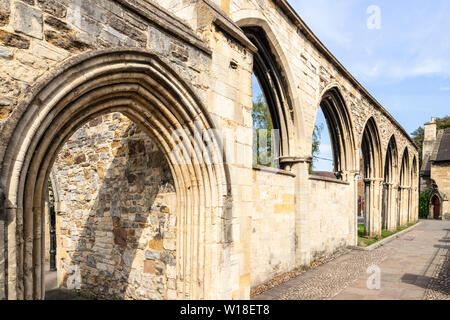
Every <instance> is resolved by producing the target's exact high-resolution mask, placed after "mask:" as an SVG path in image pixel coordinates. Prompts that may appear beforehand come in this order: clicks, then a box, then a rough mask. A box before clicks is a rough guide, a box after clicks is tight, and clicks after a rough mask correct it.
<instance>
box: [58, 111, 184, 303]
mask: <svg viewBox="0 0 450 320" xmlns="http://www.w3.org/2000/svg"><path fill="white" fill-rule="evenodd" d="M52 174H53V176H54V177H55V179H54V182H55V184H56V188H55V189H57V190H58V203H57V205H56V211H57V219H56V224H57V226H56V231H57V235H58V241H57V248H58V251H57V253H58V259H57V261H58V268H57V269H58V272H59V274H58V278H59V284H60V286H61V287H67V284H68V283H69V282H70V280H71V275H72V274H74V273H75V272H76V269H77V268H78V269H79V271H80V276H81V278H80V280H81V287H80V289H81V290H82V291H83V292H84V293H85V294H87V295H90V296H94V297H98V298H113V299H151V300H154V299H167V298H168V297H172V298H173V297H176V287H175V281H176V273H175V268H176V260H175V256H176V215H175V214H174V213H175V193H174V192H175V190H174V185H173V180H172V176H171V173H170V169H169V167H168V164H167V161H166V160H165V158H164V155H163V154H162V153H161V151H159V149H158V148H157V147H156V146H155V145H154V143H153V142H152V141H151V140H150V138H149V137H148V136H147V135H146V134H145V133H144V132H142V131H141V130H140V129H139V128H138V127H137V126H136V125H135V124H133V123H132V122H131V121H130V120H129V119H128V118H126V117H124V116H123V115H121V114H120V113H113V114H108V115H104V116H101V117H99V118H96V119H93V120H91V121H90V122H89V123H88V124H86V125H85V126H83V127H82V128H80V129H79V130H78V131H77V132H76V133H75V134H74V135H73V136H72V137H71V138H70V139H69V140H68V141H67V142H66V144H65V146H64V148H63V149H62V150H61V151H60V153H59V155H58V158H57V159H56V161H55V165H54V167H53V171H52ZM72 278H73V277H72ZM68 280H69V281H68Z"/></svg>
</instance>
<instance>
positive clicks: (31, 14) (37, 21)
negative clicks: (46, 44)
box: [14, 1, 43, 39]
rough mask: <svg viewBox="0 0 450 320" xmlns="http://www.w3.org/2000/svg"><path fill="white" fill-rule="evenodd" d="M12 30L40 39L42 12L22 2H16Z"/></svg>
mask: <svg viewBox="0 0 450 320" xmlns="http://www.w3.org/2000/svg"><path fill="white" fill-rule="evenodd" d="M14 30H16V31H18V32H22V33H24V34H26V35H28V36H30V37H34V38H37V39H42V35H43V33H42V12H41V10H39V9H36V8H33V7H30V6H28V5H26V4H24V3H22V2H19V1H17V2H16V11H15V16H14Z"/></svg>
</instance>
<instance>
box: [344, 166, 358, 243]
mask: <svg viewBox="0 0 450 320" xmlns="http://www.w3.org/2000/svg"><path fill="white" fill-rule="evenodd" d="M358 177H359V171H346V172H343V179H344V180H345V181H348V182H352V183H353V200H352V201H353V202H352V212H350V215H351V216H350V218H349V229H348V230H349V233H350V237H349V244H350V245H352V246H357V245H358Z"/></svg>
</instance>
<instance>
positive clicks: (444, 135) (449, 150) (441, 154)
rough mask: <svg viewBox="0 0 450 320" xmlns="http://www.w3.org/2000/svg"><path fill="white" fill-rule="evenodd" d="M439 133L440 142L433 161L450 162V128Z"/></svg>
mask: <svg viewBox="0 0 450 320" xmlns="http://www.w3.org/2000/svg"><path fill="white" fill-rule="evenodd" d="M439 133H440V141H439V144H437V148H435V150H436V152H435V151H434V150H433V155H432V158H431V160H432V161H435V162H443V161H450V128H448V129H445V130H440V131H439Z"/></svg>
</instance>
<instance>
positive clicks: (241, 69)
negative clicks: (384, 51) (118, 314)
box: [0, 0, 418, 299]
mask: <svg viewBox="0 0 450 320" xmlns="http://www.w3.org/2000/svg"><path fill="white" fill-rule="evenodd" d="M17 7H19V8H22V9H19V10H16V8H17ZM11 9H13V10H11ZM24 10H25V11H27V12H28V11H29V12H30V13H31V16H32V19H30V21H23V12H25V11H24ZM39 17H41V18H39ZM31 22H32V23H31ZM28 23H30V24H28ZM245 28H259V29H258V30H262V31H261V33H262V34H264V35H265V37H266V38H267V42H268V43H269V44H268V46H269V49H270V51H271V53H270V55H269V56H270V57H272V58H271V59H272V60H273V61H272V62H273V65H276V66H277V68H279V73H280V75H281V76H280V78H281V79H282V80H283V86H285V87H286V88H284V87H283V89H285V90H284V91H285V94H286V99H281V100H280V101H282V102H283V101H284V102H285V101H289V103H288V104H289V105H286V106H284V105H283V107H286V109H285V110H284V109H283V110H282V111H283V113H284V114H286V115H288V116H286V118H285V123H283V128H282V129H283V130H285V131H284V132H283V134H284V136H283V139H284V140H283V146H282V149H283V154H282V159H280V162H281V164H282V169H283V170H272V171H271V170H267V169H266V170H261V168H254V167H253V163H252V153H253V151H252V138H253V130H252V73H253V69H254V55H255V53H256V46H255V45H254V44H253V43H252V41H251V39H249V38H248V37H247V36H246V33H245V32H244V29H245ZM330 90H331V91H333V92H334V93H335V94H334V95H333V96H332V97H331V98H333V97H342V105H341V108H340V109H339V112H341V113H342V114H345V113H346V114H347V117H340V118H339V120H340V121H342V122H344V121H345V122H346V123H345V128H346V130H345V131H344V132H342V133H343V134H345V136H346V138H348V139H346V140H345V141H346V142H345V148H341V149H342V150H343V152H344V151H345V154H344V155H343V156H342V159H343V162H345V167H342V168H340V171H341V172H337V174H338V175H339V177H340V180H338V179H324V178H323V177H322V178H320V177H314V176H310V174H309V171H308V169H309V162H310V159H311V141H312V132H313V128H314V123H315V118H316V114H317V109H318V106H319V105H320V104H321V103H322V100H323V98H324V97H325V96H326V95H327V94H328V92H330ZM284 102H283V103H284ZM331 111H332V112H337V111H336V110H335V109H331ZM114 112H115V113H117V112H122V113H123V114H126V116H127V117H128V118H129V119H130V120H131V121H132V122H133V123H135V124H136V125H137V127H139V128H141V129H140V130H145V132H146V133H147V134H148V135H149V137H150V139H151V141H153V143H154V144H152V146H154V145H158V147H159V150H160V151H161V153H160V154H159V156H158V157H162V155H163V156H164V159H165V161H167V163H168V166H169V167H170V169H171V172H172V178H173V181H174V187H175V188H176V193H172V195H170V196H169V195H167V194H161V193H159V191H158V192H157V191H155V189H152V188H156V186H158V179H159V178H157V177H158V173H155V172H159V173H160V171H159V170H160V169H155V166H150V167H147V168H143V167H140V166H139V165H141V164H142V163H140V164H139V165H138V166H134V165H132V166H130V163H128V162H127V161H125V159H132V161H137V159H140V157H141V156H142V157H144V158H146V157H148V156H150V155H151V154H153V155H154V149H153V147H150V144H147V143H144V148H143V149H140V147H139V148H138V150H136V149H134V150H135V151H136V152H134V153H133V154H129V153H127V152H125V151H124V150H127V148H128V146H130V145H133V141H134V139H137V136H136V135H137V134H138V133H137V132H138V130H137V129H136V132H135V135H132V136H131V135H130V136H127V137H122V138H120V137H115V136H114V134H116V133H117V134H119V135H120V133H121V132H129V131H127V130H128V129H127V127H126V126H125V123H128V122H120V123H119V122H117V121H121V120H119V119H114V118H105V119H109V120H107V121H104V119H102V121H101V123H100V122H99V123H97V122H98V121H99V120H95V119H98V116H99V114H100V113H101V114H105V113H109V114H111V113H114ZM342 114H340V115H341V116H342ZM103 117H107V116H103ZM368 123H370V125H371V127H372V129H373V130H372V131H371V133H372V135H371V136H370V138H371V141H370V142H371V143H372V144H373V148H374V149H373V152H372V154H371V156H372V158H373V159H372V160H373V161H372V166H373V168H371V169H372V171H373V173H372V175H371V176H370V177H367V178H369V179H367V181H365V183H366V184H367V185H370V186H371V187H372V189H371V190H372V191H371V192H372V193H371V194H372V200H371V201H366V206H367V207H368V208H369V209H370V210H369V211H368V212H370V214H371V217H370V218H371V221H372V222H373V223H374V224H376V225H374V226H371V228H372V229H373V230H372V231H373V232H374V234H376V233H377V232H380V231H381V221H382V219H381V213H382V210H381V209H382V208H381V206H382V201H381V198H382V190H383V181H384V180H387V179H384V177H383V172H384V165H385V163H386V155H387V148H388V145H389V142H390V140H391V139H392V137H394V139H395V141H396V144H395V150H396V156H395V157H392V161H391V162H392V163H393V165H392V167H395V168H397V169H396V170H393V173H392V175H393V176H392V179H389V180H388V181H387V182H386V183H390V184H391V186H392V189H393V190H399V193H401V194H400V196H399V197H398V198H401V200H400V201H394V200H392V199H394V198H395V197H394V196H395V195H396V194H395V192H393V193H392V194H391V195H392V196H391V198H390V199H391V201H389V202H383V203H391V204H392V206H391V207H392V210H390V211H389V212H391V213H395V216H394V217H392V216H391V217H390V218H391V220H392V221H395V223H394V224H395V226H396V225H397V224H398V221H400V219H399V220H397V218H400V217H401V222H402V223H403V222H404V220H405V219H406V222H408V221H413V220H417V188H415V187H416V186H415V183H416V182H417V175H418V169H417V166H414V165H413V164H414V160H415V159H416V160H417V156H418V154H417V148H416V147H415V145H414V144H413V142H412V140H411V139H410V138H409V137H408V135H407V133H406V132H405V131H404V130H403V129H402V128H401V126H400V125H399V124H398V123H396V122H395V120H394V119H393V118H392V116H390V115H389V114H388V112H387V111H386V110H385V109H384V108H383V107H382V106H381V105H380V104H379V103H378V102H377V101H376V100H375V99H374V98H372V97H371V96H370V94H369V93H368V92H366V90H365V89H364V88H363V87H362V86H361V85H360V84H359V83H358V82H357V81H356V80H355V79H354V78H353V77H352V76H351V74H349V73H348V71H347V70H346V69H345V68H344V67H343V66H342V65H341V64H340V63H339V62H338V61H337V60H336V59H335V58H334V57H333V56H332V55H331V53H329V52H328V50H327V49H326V48H325V47H323V45H322V44H321V43H320V42H319V41H317V39H316V37H315V36H314V35H313V34H312V33H311V32H310V31H309V29H307V28H306V26H305V25H304V23H303V21H302V20H301V19H300V18H299V17H298V16H297V15H296V14H295V13H294V12H293V11H292V9H291V8H290V7H289V5H288V4H287V3H286V2H285V1H284V0H258V1H254V0H233V1H228V0H214V1H208V0H170V1H151V0H116V1H112V0H101V1H91V0H84V1H81V0H36V1H18V0H0V160H1V162H0V163H1V166H0V199H2V200H1V203H0V209H1V210H3V211H2V212H3V214H2V216H3V218H1V219H0V220H1V221H0V223H3V221H4V224H5V227H4V228H1V229H0V248H1V249H2V250H0V251H2V252H4V258H3V260H2V259H1V257H0V297H5V298H8V299H42V298H43V297H44V295H45V292H44V291H43V290H42V287H43V286H42V285H41V284H42V282H43V279H42V277H39V276H37V275H39V274H40V271H41V269H42V268H43V259H42V256H41V254H40V252H41V251H40V250H41V249H42V246H43V245H44V244H43V242H41V241H40V240H39V239H44V238H45V237H43V236H42V232H43V231H42V230H44V228H36V229H35V228H34V226H35V225H36V226H39V225H40V224H41V223H42V222H43V218H42V217H43V214H45V205H44V204H45V201H44V196H43V194H42V192H43V191H42V190H44V186H45V183H46V182H47V181H48V179H47V178H48V177H47V173H49V172H51V169H52V167H53V168H54V169H55V170H54V171H53V174H54V180H55V181H59V184H61V185H62V186H61V187H59V188H60V192H61V193H62V199H63V200H64V201H61V202H60V203H61V204H63V203H64V202H67V205H68V206H67V208H66V209H64V208H62V207H61V208H60V210H59V211H58V218H59V223H58V228H59V231H58V234H59V238H58V239H59V240H58V241H60V242H61V241H63V242H64V243H63V244H61V245H60V246H61V247H62V248H66V249H64V251H62V252H59V253H58V254H59V255H60V257H59V258H60V259H59V260H60V261H59V263H60V265H59V271H60V284H61V285H65V284H67V282H66V280H67V279H68V277H71V276H73V275H74V274H72V273H71V272H72V271H70V272H69V271H68V268H69V267H70V266H73V265H81V266H83V269H82V272H81V279H82V281H81V286H82V288H83V289H86V291H88V292H87V293H89V292H90V293H91V294H95V295H98V296H100V297H110V298H130V299H135V298H136V299H141V298H145V299H172V298H177V299H247V298H249V295H250V288H251V287H252V286H256V285H258V284H260V283H261V282H264V281H266V280H269V279H270V278H272V277H274V276H277V275H278V274H282V273H284V272H287V271H290V270H292V269H294V268H296V267H299V266H302V265H307V264H309V263H310V262H311V260H313V259H315V258H317V257H319V256H321V255H324V254H328V253H331V252H333V251H334V250H336V249H338V248H339V247H342V246H352V245H356V241H357V237H356V235H357V233H356V229H357V220H356V217H357V192H358V182H357V175H358V174H359V172H360V163H359V161H358V160H359V151H360V149H361V145H362V140H363V133H364V132H365V129H366V128H367V127H368ZM107 124H108V125H107ZM128 124H129V123H128ZM116 125H117V126H116ZM137 127H136V128H137ZM78 128H83V129H86V131H85V132H86V136H85V137H83V133H81V136H78V134H80V132H83V129H81V131H77V129H78ZM130 128H131V127H130ZM133 128H134V125H133ZM180 129H183V131H182V132H184V133H182V134H181V137H180ZM211 129H214V130H212V131H213V132H214V134H208V135H205V137H204V138H206V139H191V137H198V136H196V133H197V131H200V132H210V131H211ZM95 132H97V133H98V134H99V135H98V136H91V134H94V133H95ZM74 134H75V136H73V135H74ZM139 134H142V133H139ZM71 136H72V137H74V138H71V139H70V140H69V143H68V144H66V146H65V147H64V148H65V149H63V150H62V151H61V152H62V153H58V147H62V145H63V142H64V141H65V139H68V138H69V137H71ZM88 136H89V137H91V138H90V141H91V142H92V141H96V143H95V146H94V148H93V151H91V152H82V151H81V143H82V142H83V141H84V142H87V137H88ZM139 137H141V136H139ZM119 138H120V139H119ZM115 139H119V140H117V141H116V140H115ZM139 139H141V138H139ZM145 139H146V138H145ZM145 139H144V138H142V139H141V140H143V141H147V140H145ZM180 140H182V141H183V143H181V144H180V143H179V142H180ZM100 141H101V142H100ZM117 143H118V145H117ZM103 144H104V145H103ZM113 144H114V146H113ZM122 145H126V146H127V147H125V148H124V149H121V147H120V146H122ZM223 145H226V148H227V150H226V151H227V153H226V154H225V155H224V154H223V153H222V151H223V150H222V146H223ZM147 146H148V148H147ZM77 148H78V149H79V150H78V151H75V150H76V149H77ZM83 148H84V147H83ZM102 148H106V149H105V151H102V150H101V149H102ZM132 148H133V147H132ZM120 150H122V151H123V152H125V153H121V152H122V151H120ZM139 150H140V151H139ZM150 150H153V151H150ZM173 150H178V151H179V153H175V154H174V153H172V151H173ZM192 150H194V152H192ZM141 151H142V152H141ZM152 152H153V153H152ZM58 154H59V156H58V157H57V155H58ZM64 155H66V156H64ZM137 155H139V156H137ZM144 155H145V156H144ZM404 155H407V156H406V157H404ZM97 156H98V159H97V158H96V157H97ZM56 157H57V161H56V162H55V163H54V162H53V159H54V158H56ZM101 157H106V158H105V159H101ZM182 157H190V158H189V159H190V162H189V161H186V163H181V164H180V163H179V162H178V160H180V158H182ZM114 159H121V161H120V163H119V162H117V161H116V162H115V160H114ZM148 159H150V160H151V157H148ZM158 159H160V158H158ZM211 160H213V161H211ZM108 161H110V163H108ZM130 161H131V160H130ZM101 162H102V163H103V164H104V165H99V163H101ZM211 162H212V163H211ZM162 163H163V161H159V163H158V165H159V166H158V168H161V166H160V165H161V164H162ZM401 167H403V168H404V170H403V173H404V174H403V176H402V177H403V178H402V179H401V178H400V171H401V170H400V168H401ZM125 168H128V169H129V170H128V171H127V170H125ZM109 169H114V170H109ZM116 169H117V170H116ZM133 170H138V171H139V170H140V171H139V172H141V173H142V176H152V177H155V180H153V181H152V182H151V183H150V184H148V185H146V186H145V187H144V189H139V190H138V187H137V186H136V184H138V183H139V181H140V180H138V177H137V176H136V179H135V178H133V176H132V175H128V177H127V173H132V174H133V172H134V171H133ZM154 173H155V175H153V174H154ZM113 177H114V179H112V178H113ZM407 177H408V178H407ZM128 178H130V180H129V179H128ZM88 181H89V182H88ZM87 183H88V184H87ZM86 185H88V186H89V187H86ZM119 186H120V187H119ZM102 187H104V188H106V190H113V192H108V193H106V194H105V196H104V197H105V199H104V201H100V206H99V202H96V201H97V200H96V199H99V198H95V197H94V195H93V194H92V193H91V194H90V195H89V191H91V192H92V191H93V190H96V192H97V195H99V194H100V191H101V188H102ZM114 188H119V189H118V190H119V191H120V192H117V191H114ZM148 189H152V190H153V191H151V190H150V191H149V190H148ZM400 190H402V191H400ZM107 194H110V195H111V199H109V198H107V197H108V196H107ZM130 194H132V195H133V197H140V196H142V199H140V200H139V199H136V200H131V199H130V200H126V201H136V205H129V204H127V205H121V206H119V207H118V208H119V212H120V221H118V218H119V217H118V216H117V214H118V212H117V209H114V213H113V205H112V201H119V200H114V199H113V196H114V197H115V196H117V197H120V196H125V195H130ZM143 194H147V195H149V194H154V195H155V197H156V199H157V201H156V203H160V204H161V206H160V207H155V208H153V207H152V208H153V209H150V208H148V207H147V205H146V204H144V203H142V202H139V201H141V200H142V201H143V199H145V196H144V195H143ZM69 195H70V197H73V198H72V199H67V198H65V197H66V196H67V197H69ZM175 199H176V200H175ZM102 200H103V197H102ZM120 201H121V200H120ZM102 204H105V205H106V204H110V206H109V211H108V210H105V209H106V207H105V208H102V207H101V205H102ZM162 205H164V206H166V207H167V209H168V211H169V212H162V211H167V210H166V209H163V210H162ZM78 206H80V207H78ZM129 207H130V208H131V207H133V208H136V212H128V211H127V212H125V210H124V211H123V212H122V211H120V208H129ZM138 208H140V210H142V212H141V213H142V215H141V216H140V217H138V218H137V220H139V221H137V220H136V217H137V214H141V213H139V212H137V211H138ZM397 208H400V209H399V210H397ZM67 209H70V210H67ZM72 209H73V210H72ZM97 209H98V210H100V209H103V212H102V214H103V216H101V214H97ZM144 209H145V210H144ZM146 210H147V211H146ZM161 210H162V211H161ZM69 211H70V213H69ZM133 211H134V209H133ZM100 212H101V211H100ZM71 213H72V214H71ZM144 214H147V217H144V216H143V215H144ZM168 216H169V217H176V223H177V226H176V229H174V227H175V225H174V221H175V218H170V219H167V217H168ZM2 219H3V220H2ZM163 220H164V223H161V221H163ZM149 221H150V222H149ZM158 222H159V224H158ZM82 223H84V224H85V225H83V224H82ZM134 224H135V226H133V225H134ZM157 225H158V227H157ZM94 226H97V229H96V230H91V228H93V227H94ZM94 229H95V228H94ZM87 230H91V231H89V235H88V234H87ZM163 231H164V236H162V233H163ZM72 232H73V233H72ZM133 232H134V235H132V233H133ZM158 232H160V233H161V237H159V236H158ZM138 234H140V236H139V237H138V236H137V235H138ZM69 236H70V237H69ZM165 237H167V238H165ZM175 238H176V241H175ZM2 239H3V240H2ZM68 239H69V240H68ZM98 240H99V241H100V242H99V241H98ZM141 240H142V242H141ZM166 240H167V241H166ZM66 242H67V243H66ZM78 244H81V246H79V245H78ZM97 244H99V245H97ZM80 248H83V250H81V251H79V249H80ZM94 249H95V250H94ZM133 251H134V252H133ZM175 252H176V255H175ZM125 253H126V254H125ZM131 253H132V254H131ZM133 255H134V258H133ZM113 256H114V257H116V258H117V257H119V258H117V260H114V259H115V258H113ZM173 257H174V258H173ZM123 258H124V259H123ZM174 259H175V262H174V261H173V260H174ZM6 261H7V262H8V263H7V264H6ZM174 264H175V265H174ZM66 275H67V276H68V277H66ZM99 282H101V283H104V285H103V286H100V285H98V283H99ZM6 293H7V296H6Z"/></svg>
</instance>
